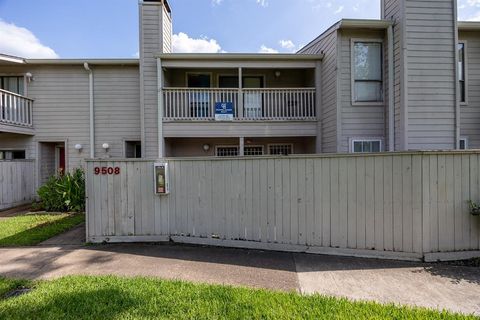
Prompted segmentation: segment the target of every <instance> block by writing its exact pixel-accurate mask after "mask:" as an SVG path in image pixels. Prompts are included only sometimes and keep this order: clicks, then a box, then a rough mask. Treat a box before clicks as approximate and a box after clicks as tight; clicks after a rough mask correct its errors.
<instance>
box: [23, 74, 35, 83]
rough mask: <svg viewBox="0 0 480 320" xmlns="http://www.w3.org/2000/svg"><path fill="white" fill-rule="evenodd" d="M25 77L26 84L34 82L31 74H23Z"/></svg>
mask: <svg viewBox="0 0 480 320" xmlns="http://www.w3.org/2000/svg"><path fill="white" fill-rule="evenodd" d="M25 77H26V78H27V81H28V82H32V81H35V78H34V77H33V74H32V73H31V72H27V73H25Z"/></svg>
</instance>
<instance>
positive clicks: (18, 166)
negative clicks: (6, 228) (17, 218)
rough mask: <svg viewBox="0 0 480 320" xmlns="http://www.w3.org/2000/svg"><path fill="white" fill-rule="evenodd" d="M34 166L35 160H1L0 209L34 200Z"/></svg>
mask: <svg viewBox="0 0 480 320" xmlns="http://www.w3.org/2000/svg"><path fill="white" fill-rule="evenodd" d="M34 167H35V162H34V161H33V160H14V161H0V210H3V209H8V208H12V207H15V206H18V205H21V204H25V203H29V202H32V201H33V200H34V198H35V183H34V181H35V172H34Z"/></svg>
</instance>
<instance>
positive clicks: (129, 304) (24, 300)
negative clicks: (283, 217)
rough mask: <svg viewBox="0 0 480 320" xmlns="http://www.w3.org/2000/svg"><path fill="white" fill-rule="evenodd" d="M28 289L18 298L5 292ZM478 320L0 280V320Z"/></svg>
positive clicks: (247, 294) (239, 295) (155, 288)
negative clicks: (9, 296) (7, 296)
mask: <svg viewBox="0 0 480 320" xmlns="http://www.w3.org/2000/svg"><path fill="white" fill-rule="evenodd" d="M17 287H29V288H32V290H31V291H30V292H28V293H26V294H23V295H20V296H18V297H13V298H6V297H5V293H6V292H8V291H9V290H11V289H15V288H17ZM158 318H160V319H478V318H475V317H474V316H469V315H460V314H453V313H449V312H446V311H443V312H438V311H434V310H429V309H424V308H410V307H403V306H396V305H393V304H387V305H382V304H378V303H375V302H352V301H349V300H347V299H343V298H334V297H326V296H321V295H312V296H304V295H300V294H298V293H295V292H291V293H285V292H274V291H268V290H261V289H247V288H238V287H231V286H221V285H208V284H193V283H189V282H184V281H173V280H160V279H153V278H144V277H136V278H126V277H118V276H68V277H64V278H59V279H55V280H48V281H30V282H28V281H22V280H8V279H2V278H0V319H21V320H25V319H158Z"/></svg>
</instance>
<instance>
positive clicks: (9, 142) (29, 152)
mask: <svg viewBox="0 0 480 320" xmlns="http://www.w3.org/2000/svg"><path fill="white" fill-rule="evenodd" d="M33 139H34V138H33V137H32V136H27V135H23V134H11V133H2V134H0V150H15V149H19V150H25V156H26V158H27V159H35V157H36V152H35V151H36V150H35V143H34V142H33Z"/></svg>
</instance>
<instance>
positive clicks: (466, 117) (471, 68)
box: [459, 32, 480, 149]
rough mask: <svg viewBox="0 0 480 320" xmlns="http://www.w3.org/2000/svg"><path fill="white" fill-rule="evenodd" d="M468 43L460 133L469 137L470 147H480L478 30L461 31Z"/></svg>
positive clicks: (479, 55) (461, 37)
mask: <svg viewBox="0 0 480 320" xmlns="http://www.w3.org/2000/svg"><path fill="white" fill-rule="evenodd" d="M459 41H460V42H462V41H464V42H465V44H466V52H465V58H466V65H465V69H466V85H467V91H466V93H467V97H466V100H467V101H466V103H464V104H461V107H460V110H461V125H460V129H461V131H460V135H461V136H462V137H467V138H468V147H469V148H471V149H480V37H479V36H478V32H460V35H459Z"/></svg>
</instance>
